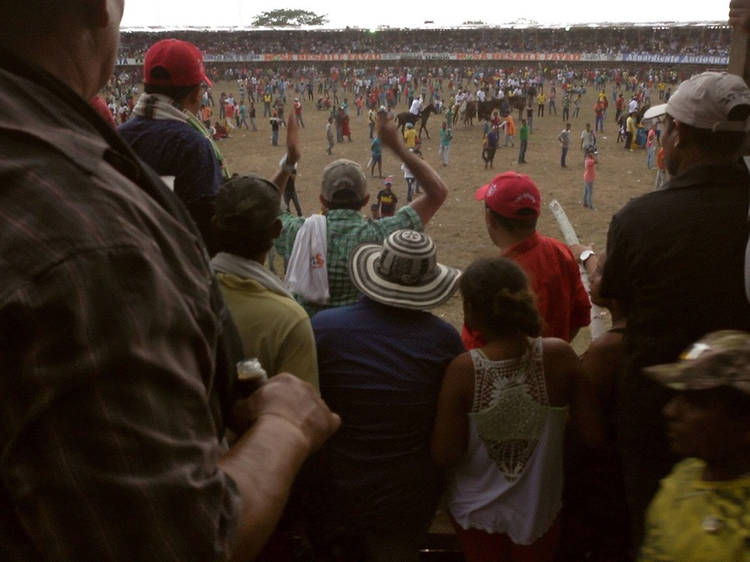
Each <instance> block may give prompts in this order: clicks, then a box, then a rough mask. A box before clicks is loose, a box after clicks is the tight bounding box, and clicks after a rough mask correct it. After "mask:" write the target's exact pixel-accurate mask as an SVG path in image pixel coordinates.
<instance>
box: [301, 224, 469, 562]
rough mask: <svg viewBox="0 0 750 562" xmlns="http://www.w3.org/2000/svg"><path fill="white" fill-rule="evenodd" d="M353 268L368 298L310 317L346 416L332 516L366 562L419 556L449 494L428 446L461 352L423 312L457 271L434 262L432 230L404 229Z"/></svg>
mask: <svg viewBox="0 0 750 562" xmlns="http://www.w3.org/2000/svg"><path fill="white" fill-rule="evenodd" d="M406 272H413V275H412V276H411V277H410V278H408V279H407V277H408V276H407V275H405V273H406ZM349 274H350V277H351V279H352V282H353V283H354V285H355V286H356V287H357V289H358V290H359V291H360V292H362V293H363V295H364V296H363V297H361V298H360V300H359V301H358V302H357V303H355V304H353V305H350V306H344V307H339V308H334V309H328V310H324V311H321V312H319V313H318V314H316V315H315V316H314V317H313V320H312V325H313V331H314V333H315V339H316V343H317V347H318V366H319V372H320V379H319V380H320V390H321V394H322V396H323V399H324V400H325V401H326V403H327V404H329V405H330V407H332V408H334V409H335V410H336V411H337V412H339V413H340V415H341V418H342V420H343V425H342V428H341V431H340V432H339V433H338V435H337V438H336V439H335V440H334V441H331V443H330V447H328V448H327V449H325V451H324V458H325V466H326V473H325V474H324V475H322V478H323V479H324V480H325V485H327V486H330V487H331V488H332V490H331V491H330V493H329V494H328V495H327V497H326V500H325V501H326V505H327V506H329V508H328V509H327V514H328V517H332V516H333V514H336V515H337V516H339V517H342V520H343V521H344V522H345V524H346V525H348V526H349V527H350V528H349V530H350V532H352V533H353V534H355V535H357V536H358V537H360V538H361V539H362V540H363V542H364V544H365V546H366V548H367V551H368V560H376V561H380V560H399V561H411V560H417V556H418V549H419V546H420V543H421V542H422V541H423V540H424V538H425V535H426V532H427V529H428V527H429V525H430V522H431V521H432V518H433V516H434V513H435V508H436V506H437V501H438V499H439V497H440V494H441V491H442V473H441V472H440V471H439V470H438V469H437V467H436V466H435V465H434V464H433V462H432V460H431V458H430V451H429V442H430V435H431V432H432V424H433V419H434V415H435V409H436V404H437V398H438V393H439V390H440V384H441V382H442V378H443V373H444V370H445V367H446V366H447V365H448V363H450V361H451V360H452V359H453V358H454V357H456V356H457V355H458V354H460V353H462V352H463V345H462V344H461V339H460V337H459V335H458V332H457V331H456V329H455V328H454V327H453V326H451V325H450V324H448V323H447V322H445V321H443V320H441V319H440V318H438V317H437V316H434V315H432V314H430V313H428V312H426V309H428V308H432V307H434V306H437V305H439V304H441V303H443V302H445V301H446V300H448V298H450V296H451V295H452V294H453V292H454V291H455V289H456V283H457V281H458V277H459V275H460V273H459V271H458V270H456V269H453V268H449V267H446V266H443V265H440V264H438V263H436V251H435V246H434V243H433V242H432V240H431V239H430V238H429V236H427V235H426V234H423V233H421V232H416V231H413V230H399V231H396V232H394V233H393V234H391V235H390V236H388V238H386V240H385V243H384V244H383V245H380V244H371V243H365V244H361V245H359V246H357V247H356V248H355V249H354V251H353V252H352V254H351V257H350V260H349ZM321 518H322V520H323V521H322V522H321V524H323V525H324V526H328V527H333V526H336V525H340V524H341V522H339V521H336V522H330V521H325V520H326V519H327V518H326V514H325V513H324V514H321Z"/></svg>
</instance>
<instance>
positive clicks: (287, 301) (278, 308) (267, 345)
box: [216, 273, 318, 388]
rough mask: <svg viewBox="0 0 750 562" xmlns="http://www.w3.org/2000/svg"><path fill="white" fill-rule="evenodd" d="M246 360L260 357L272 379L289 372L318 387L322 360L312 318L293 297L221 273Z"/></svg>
mask: <svg viewBox="0 0 750 562" xmlns="http://www.w3.org/2000/svg"><path fill="white" fill-rule="evenodd" d="M216 277H217V278H218V280H219V287H220V288H221V292H222V294H223V296H224V300H225V301H226V304H227V308H228V309H229V312H231V314H232V318H233V320H234V323H235V325H236V326H237V331H238V332H239V335H240V339H241V340H242V348H243V349H244V351H245V357H248V358H250V357H256V358H258V360H259V361H260V364H261V365H262V366H263V368H264V369H265V370H266V372H267V373H268V376H272V375H275V374H277V373H281V372H289V373H292V374H293V375H296V376H297V377H299V378H300V379H302V380H304V381H307V382H309V383H310V384H312V385H313V386H314V387H316V388H317V387H318V358H317V353H316V348H315V337H314V335H313V331H312V325H311V324H310V317H309V316H308V315H307V313H306V312H305V311H304V309H303V308H302V307H301V306H300V305H299V304H297V302H295V300H294V299H293V298H291V297H287V296H282V295H279V294H278V293H275V292H273V291H271V290H269V289H267V288H266V287H264V286H263V285H262V284H260V283H259V282H258V281H255V280H253V279H243V278H240V277H237V276H236V275H232V274H230V273H217V274H216Z"/></svg>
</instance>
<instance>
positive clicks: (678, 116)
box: [643, 72, 750, 132]
mask: <svg viewBox="0 0 750 562" xmlns="http://www.w3.org/2000/svg"><path fill="white" fill-rule="evenodd" d="M738 105H748V106H750V88H748V87H747V84H745V81H744V80H743V79H742V78H741V77H740V76H737V75H736V74H729V73H728V72H703V73H701V74H696V75H695V76H693V77H692V78H690V79H689V80H685V81H684V82H683V83H682V84H680V86H679V88H678V89H677V91H676V92H675V93H674V94H673V95H672V97H670V98H669V102H668V103H664V104H661V105H656V106H654V107H651V108H649V109H648V110H647V111H646V113H644V114H643V119H654V118H656V117H661V116H662V115H664V114H665V113H669V115H671V116H672V117H673V118H674V119H675V120H677V121H679V122H680V123H685V124H686V125H690V126H691V127H695V128H697V129H710V130H712V131H737V132H743V131H747V130H748V120H745V121H729V120H728V117H729V113H730V112H731V111H732V109H734V108H735V107H737V106H738Z"/></svg>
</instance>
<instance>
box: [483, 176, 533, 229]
mask: <svg viewBox="0 0 750 562" xmlns="http://www.w3.org/2000/svg"><path fill="white" fill-rule="evenodd" d="M474 199H476V200H477V201H484V202H485V204H486V205H487V206H488V207H489V208H490V209H492V210H493V211H495V212H496V213H497V214H498V215H500V216H503V217H507V218H509V219H518V218H528V217H530V216H531V215H529V214H519V211H521V210H522V209H530V210H532V211H534V215H533V216H534V217H538V216H539V209H540V206H541V201H542V196H541V195H540V193H539V188H538V187H537V186H536V184H534V182H533V181H531V178H530V177H529V176H527V175H526V174H519V173H516V172H504V173H502V174H500V175H498V176H495V178H494V179H493V180H492V181H491V182H490V183H488V184H487V185H483V186H482V187H480V188H479V189H477V192H476V194H475V195H474Z"/></svg>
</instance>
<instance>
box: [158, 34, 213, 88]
mask: <svg viewBox="0 0 750 562" xmlns="http://www.w3.org/2000/svg"><path fill="white" fill-rule="evenodd" d="M159 67H161V68H163V69H164V70H165V71H166V73H162V72H157V73H156V76H154V70H155V69H156V68H159ZM143 72H144V74H145V78H144V80H143V81H144V82H145V83H146V84H150V85H152V86H177V87H186V86H197V85H198V84H200V83H201V82H205V83H206V84H208V85H209V86H213V84H212V83H211V80H209V79H208V76H206V68H205V67H204V66H203V55H202V54H201V52H200V50H199V49H198V47H196V46H195V45H193V44H192V43H188V42H187V41H180V40H179V39H163V40H161V41H159V42H157V43H154V44H153V45H152V46H151V48H150V49H149V50H148V52H147V53H146V60H145V62H144V63H143ZM160 74H166V75H165V76H160Z"/></svg>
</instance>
